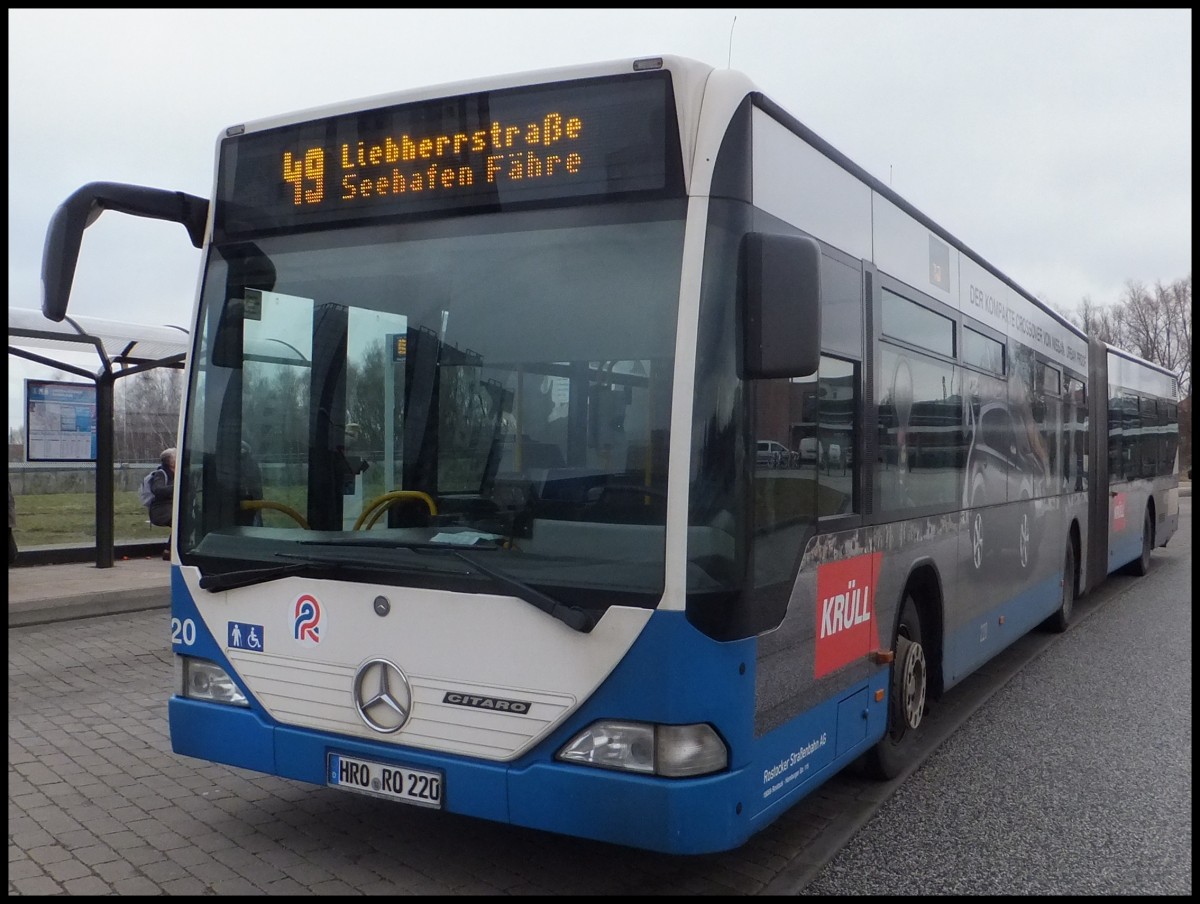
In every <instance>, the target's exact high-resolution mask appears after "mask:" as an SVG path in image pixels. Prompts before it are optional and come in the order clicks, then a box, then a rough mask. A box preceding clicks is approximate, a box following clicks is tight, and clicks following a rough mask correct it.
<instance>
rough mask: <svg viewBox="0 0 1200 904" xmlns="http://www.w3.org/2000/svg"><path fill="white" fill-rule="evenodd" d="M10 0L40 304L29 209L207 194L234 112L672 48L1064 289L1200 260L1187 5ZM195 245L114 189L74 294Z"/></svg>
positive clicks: (182, 280)
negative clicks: (124, 6)
mask: <svg viewBox="0 0 1200 904" xmlns="http://www.w3.org/2000/svg"><path fill="white" fill-rule="evenodd" d="M8 19H9V30H8V71H9V79H8V103H9V113H8V123H9V129H8V148H9V151H8V182H9V192H8V193H9V202H8V226H9V229H8V304H9V307H17V308H34V309H37V308H40V306H41V277H40V268H41V259H42V246H43V242H44V239H45V233H46V226H47V224H48V222H49V219H50V216H51V214H52V213H53V212H54V209H55V208H56V207H57V206H58V204H60V203H61V202H62V201H63V200H64V199H65V198H66V197H67V196H68V195H70V193H71V192H72V191H74V190H75V189H77V188H79V187H80V186H81V185H83V184H85V183H87V182H93V181H112V182H129V183H136V184H141V185H148V186H152V187H156V188H165V189H170V190H178V191H184V192H188V193H190V194H194V195H199V196H201V197H204V198H208V197H210V196H211V193H212V188H211V182H212V179H213V165H214V164H213V161H214V156H213V155H214V148H215V144H216V139H217V135H218V133H219V132H221V131H222V130H223V129H224V128H225V127H226V126H229V125H232V124H235V123H239V122H243V121H247V120H253V119H258V118H260V117H265V116H270V115H274V114H277V113H285V112H290V111H293V110H300V109H305V108H308V107H313V106H319V105H322V104H328V103H336V102H338V101H342V100H348V99H352V98H356V97H365V96H370V95H375V94H382V93H387V92H390V91H397V90H403V89H407V88H413V87H419V86H424V85H433V84H439V83H442V82H450V81H458V80H461V79H466V78H477V77H484V76H488V75H494V74H502V73H508V72H520V71H525V70H530V69H540V68H543V67H548V66H562V65H570V64H574V63H580V62H597V61H602V60H610V59H621V58H632V57H640V56H655V55H661V54H665V53H670V54H678V55H680V56H687V57H692V58H694V59H697V60H700V61H701V62H704V63H708V64H710V65H713V66H720V67H723V66H726V65H731V66H732V68H734V69H739V70H741V71H743V72H744V73H746V74H747V75H748V76H749V78H750V79H751V81H753V82H754V83H755V84H756V85H757V86H758V87H759V88H760V89H761V90H762V91H763V92H764V93H766V94H767V95H768V96H771V97H773V98H774V99H775V100H776V101H777V102H778V103H780V104H781V105H782V106H783V107H784V108H785V109H787V110H788V111H790V112H791V113H792V114H793V115H795V116H796V118H797V119H799V120H800V121H801V122H803V123H804V124H805V125H807V126H809V127H810V128H812V129H813V130H814V131H816V132H817V133H818V134H819V135H821V136H822V137H823V138H825V139H826V140H827V141H828V142H829V143H831V144H832V145H833V146H834V147H835V148H837V149H838V150H840V151H842V152H843V153H845V154H846V155H847V156H849V157H850V158H851V159H852V160H854V161H855V162H857V163H858V164H859V165H861V166H862V167H863V168H864V169H866V170H867V171H868V172H869V173H871V174H873V175H874V176H876V177H878V178H879V179H880V180H882V181H883V182H885V183H890V184H891V186H892V188H893V189H895V190H896V191H897V192H898V193H899V194H900V195H902V196H903V197H904V198H905V199H906V200H908V201H909V202H910V203H911V204H913V205H914V206H915V207H917V208H918V209H919V210H921V211H922V212H924V213H925V214H927V215H928V216H930V217H932V218H933V219H934V220H935V221H937V222H938V223H940V224H941V225H943V226H944V227H945V228H946V229H948V230H949V231H950V233H951V234H953V235H954V236H955V237H957V238H958V239H960V240H961V241H962V242H964V243H965V244H966V245H968V246H969V247H971V248H972V249H974V250H975V251H977V252H978V253H979V254H981V255H982V256H983V257H984V258H985V259H986V260H988V261H989V262H991V263H992V264H994V265H995V266H997V267H998V268H1000V269H1001V270H1002V271H1004V272H1005V273H1007V274H1008V275H1009V276H1010V277H1012V278H1013V279H1014V280H1015V281H1016V282H1017V283H1018V284H1019V285H1021V286H1023V287H1024V288H1026V289H1027V290H1029V291H1031V292H1033V293H1034V294H1036V295H1038V296H1040V297H1041V298H1043V299H1044V300H1046V301H1048V302H1050V303H1051V304H1053V305H1056V306H1058V307H1060V308H1068V309H1070V308H1074V307H1075V305H1076V304H1077V303H1078V301H1079V300H1080V299H1081V298H1083V297H1084V296H1089V297H1090V298H1091V299H1092V300H1093V301H1094V302H1097V303H1102V304H1109V303H1112V302H1114V301H1116V300H1117V299H1118V298H1119V296H1120V294H1121V291H1122V289H1123V288H1124V285H1125V283H1126V281H1128V280H1138V281H1140V282H1143V283H1146V284H1147V285H1153V283H1155V282H1156V281H1159V280H1161V281H1163V282H1171V281H1173V280H1176V279H1181V278H1183V277H1185V276H1188V275H1189V274H1190V273H1191V269H1192V165H1191V160H1192V87H1191V86H1192V11H1191V10H1190V9H1162V10H1112V11H1109V10H1086V11H1062V10H1058V11H1034V10H984V11H977V10H962V11H936V10H934V11H879V10H859V11H855V10H836V11H825V10H770V9H736V8H730V9H717V10H694V11H690V10H654V9H649V10H622V9H616V10H612V9H606V10H581V11H574V12H557V11H547V10H541V9H536V10H534V9H512V8H505V9H503V10H481V9H469V8H468V9H460V8H453V9H434V10H421V11H413V10H377V9H361V10H356V9H347V10H339V11H304V10H297V9H294V8H292V9H282V10H278V9H276V10H243V9H239V10H226V9H217V10H146V11H142V10H81V9H50V10H28V9H17V10H13V9H10V10H9V12H8ZM199 266H200V252H199V251H198V250H196V249H194V248H193V247H192V246H191V243H190V242H189V241H188V238H187V234H186V232H185V231H184V229H183V228H182V227H181V226H179V225H178V224H173V223H164V222H161V221H155V220H146V219H141V218H135V217H129V216H125V215H123V214H119V213H112V212H109V213H106V214H104V215H103V216H102V217H101V218H100V219H99V220H98V221H97V222H96V223H95V225H93V226H92V227H91V228H89V229H88V231H87V233H86V234H85V235H84V240H83V251H82V254H81V256H80V261H79V268H78V271H77V274H76V279H75V285H74V289H73V292H72V296H71V304H70V309H69V310H70V313H71V314H85V315H90V316H95V317H105V318H110V319H117V320H124V321H132V322H135V323H146V324H152V325H161V324H186V323H187V322H188V320H189V319H190V316H191V311H192V305H193V300H194V297H195V290H196V280H197V276H198V273H199ZM83 360H84V361H87V362H88V367H89V370H94V369H95V366H98V363H97V362H95V361H94V359H91V358H85V359H83ZM9 363H10V371H9V373H10V377H9V425H10V426H14V425H19V424H20V423H21V422H22V420H23V415H22V408H23V402H22V394H23V383H22V378H23V377H25V376H32V377H39V378H43V377H48V376H50V375H51V372H50V371H48V370H46V369H44V368H39V367H36V366H30V365H28V363H27V362H25V361H23V360H21V359H18V358H13V357H11V356H10V358H9ZM93 365H95V366H93ZM67 379H71V380H75V379H77V378H75V377H68V378H67Z"/></svg>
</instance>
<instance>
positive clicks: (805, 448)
mask: <svg viewBox="0 0 1200 904" xmlns="http://www.w3.org/2000/svg"><path fill="white" fill-rule="evenodd" d="M799 454H800V461H801V462H802V463H803V462H806V461H812V462H816V461H819V460H820V458H821V445H820V443H818V442H817V438H816V437H815V436H806V437H805V438H804V439H802V440H800V450H799Z"/></svg>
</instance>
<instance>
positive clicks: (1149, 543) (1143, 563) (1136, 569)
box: [1129, 506, 1154, 578]
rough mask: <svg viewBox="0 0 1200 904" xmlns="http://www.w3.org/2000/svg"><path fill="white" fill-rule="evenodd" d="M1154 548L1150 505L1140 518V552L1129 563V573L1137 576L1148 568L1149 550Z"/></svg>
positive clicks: (1141, 574) (1143, 573)
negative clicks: (1144, 515)
mask: <svg viewBox="0 0 1200 904" xmlns="http://www.w3.org/2000/svg"><path fill="white" fill-rule="evenodd" d="M1153 548H1154V521H1153V520H1152V519H1151V518H1150V507H1149V506H1146V517H1145V518H1143V519H1142V554H1141V555H1140V556H1138V557H1137V558H1136V559H1134V560H1133V561H1132V562H1130V563H1129V573H1130V574H1134V575H1137V576H1138V577H1139V578H1140V577H1142V576H1143V575H1145V574H1146V573H1147V572H1148V571H1149V570H1150V551H1151V550H1152V549H1153Z"/></svg>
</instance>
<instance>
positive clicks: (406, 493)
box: [354, 490, 437, 530]
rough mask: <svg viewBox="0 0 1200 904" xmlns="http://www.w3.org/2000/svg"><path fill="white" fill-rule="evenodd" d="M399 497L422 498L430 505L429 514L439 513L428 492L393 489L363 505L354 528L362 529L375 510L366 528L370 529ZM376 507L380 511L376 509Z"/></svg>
mask: <svg viewBox="0 0 1200 904" xmlns="http://www.w3.org/2000/svg"><path fill="white" fill-rule="evenodd" d="M398 499H420V500H421V501H422V502H424V503H425V504H426V505H427V506H429V514H431V515H436V514H437V503H436V502H434V501H433V497H432V496H430V495H429V494H428V493H422V492H421V491H420V490H392V491H391V492H388V493H384V494H383V495H382V496H376V497H375V498H374V499H372V500H371V501H370V502H368V503H367V504H366V505H365V506H363V510H362V514H361V515H359V516H358V520H357V521H355V522H354V529H355V530H359V529H361V528H362V527H363V521H365V520H366V518H367V516H368V515H370V514H371V513H372V512H374V513H375V514H374V517H373V518H371V520H370V522H369V523H368V524H367V525H366V529H367V530H370V529H371V526H372V525H373V524H374V523H375V522H376V521H377V520H379V516H380V515H382V514H383V513H384V512H386V511H387V510H388V509H389V508H390V507H391V504H392V503H393V502H395V501H397V500H398ZM376 509H378V510H379V511H375V510H376Z"/></svg>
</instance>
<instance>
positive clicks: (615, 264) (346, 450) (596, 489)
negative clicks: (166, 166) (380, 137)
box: [178, 200, 684, 605]
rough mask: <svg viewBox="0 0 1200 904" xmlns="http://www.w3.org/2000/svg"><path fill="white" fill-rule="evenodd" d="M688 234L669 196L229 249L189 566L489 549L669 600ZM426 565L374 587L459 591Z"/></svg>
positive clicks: (216, 319)
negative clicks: (674, 432) (390, 548)
mask: <svg viewBox="0 0 1200 904" xmlns="http://www.w3.org/2000/svg"><path fill="white" fill-rule="evenodd" d="M683 232H684V202H683V201H680V200H669V201H660V200H655V201H642V202H625V203H619V204H604V205H599V204H594V205H587V206H580V207H570V208H559V209H554V210H545V209H543V210H533V211H518V212H505V213H489V214H483V215H474V216H469V217H465V216H459V217H453V218H448V219H441V220H427V221H423V222H416V223H412V222H409V223H403V224H397V223H387V224H380V223H378V222H376V223H373V224H370V225H364V226H342V227H341V228H332V229H324V230H318V231H306V232H296V233H289V234H278V233H274V234H269V235H264V236H260V237H256V238H254V239H253V240H245V239H243V240H241V241H238V242H229V243H224V244H214V245H213V246H212V247H211V249H210V252H209V258H208V263H207V267H206V272H205V274H204V280H203V289H202V292H201V299H200V310H199V319H198V322H199V325H200V334H199V337H198V346H197V348H196V349H195V350H194V352H193V354H194V356H195V362H194V367H193V375H192V380H191V384H190V386H189V389H188V401H187V405H188V411H187V416H186V421H185V433H184V437H183V444H182V458H181V463H180V469H179V473H180V492H181V499H183V500H185V502H184V504H182V505H181V506H180V513H179V519H178V520H179V524H178V532H179V549H180V555H181V557H182V558H183V559H184V560H185V561H187V560H189V559H190V560H191V561H193V562H194V563H196V564H198V565H200V566H201V568H202V569H204V570H206V571H210V572H212V571H215V572H226V571H232V570H236V569H246V568H256V567H262V566H264V564H266V565H276V564H280V563H283V562H287V563H296V562H297V561H298V559H299V561H301V562H303V557H304V556H307V555H311V556H312V557H313V559H314V561H316V560H318V559H319V560H320V561H322V562H327V561H328V559H329V558H330V556H336V555H339V554H341V553H342V552H344V554H345V555H346V556H347V559H348V560H349V558H350V557H351V556H353V557H356V558H355V561H360V562H361V561H362V555H363V552H364V550H363V547H364V546H375V545H381V544H395V547H396V548H397V549H404V550H406V551H407V552H411V551H412V550H414V549H427V548H428V545H429V544H434V545H435V546H436V545H439V544H445V545H447V546H451V547H456V548H466V547H475V548H476V549H478V550H480V551H479V552H478V553H475V555H478V556H486V557H487V562H486V564H487V568H488V569H489V570H491V571H494V572H499V573H502V574H504V575H505V576H507V577H510V578H512V579H513V580H515V581H519V582H522V583H524V584H527V585H530V586H535V587H537V588H540V589H541V590H543V591H545V592H546V593H550V594H552V595H555V596H556V598H559V599H563V600H565V601H568V602H573V603H583V604H586V603H588V602H590V601H592V600H593V598H595V599H596V600H597V605H599V602H598V600H599V599H600V598H603V599H606V600H608V601H618V602H619V601H623V600H624V601H629V602H634V603H637V604H642V605H654V603H656V602H657V597H658V595H659V594H661V591H662V587H663V557H664V544H665V523H666V505H665V490H666V482H667V439H666V438H667V429H668V425H669V415H670V399H671V381H672V368H673V359H674V350H675V322H676V313H677V305H678V295H679V281H680V271H681V259H682V246H683ZM314 541H315V542H314ZM484 550H486V551H484ZM414 558H417V556H415V555H401V554H396V555H392V556H390V557H387V556H382V557H380V556H376V560H377V562H378V563H379V564H378V568H377V570H379V571H383V572H384V574H383V575H382V576H380V575H372V579H373V580H381V581H385V582H386V581H391V582H393V583H399V584H405V583H410V582H412V581H414V580H419V581H421V582H424V585H426V586H439V583H438V574H439V573H440V572H442V571H444V572H445V574H446V576H447V578H446V579H447V580H450V579H451V578H452V577H453V576H454V575H456V574H458V575H461V571H462V568H461V562H458V566H459V567H458V568H457V569H456V568H455V567H454V563H455V561H456V560H455V557H452V556H434V557H424V558H421V559H420V565H421V567H420V568H415V567H410V566H411V565H412V563H411V561H410V560H411V559H414ZM393 565H394V567H392V566H393ZM614 566H619V567H614ZM431 574H432V577H431ZM416 575H419V578H417V577H415V576H416ZM479 590H480V591H481V592H495V585H494V583H493V584H491V585H488V584H482V583H481V584H480V585H479Z"/></svg>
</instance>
